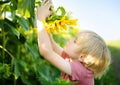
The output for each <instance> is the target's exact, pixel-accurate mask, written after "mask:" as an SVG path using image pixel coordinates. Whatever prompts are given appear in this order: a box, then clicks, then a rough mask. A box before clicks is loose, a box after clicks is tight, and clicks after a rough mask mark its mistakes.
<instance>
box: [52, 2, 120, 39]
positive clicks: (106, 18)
mask: <svg viewBox="0 0 120 85" xmlns="http://www.w3.org/2000/svg"><path fill="white" fill-rule="evenodd" d="M53 4H54V6H55V7H58V6H60V5H61V6H64V7H65V8H66V10H67V11H71V12H72V13H73V16H74V17H75V18H78V19H79V25H80V28H81V30H86V29H87V30H92V31H95V32H96V33H98V34H100V35H101V36H102V37H103V38H104V39H105V40H116V39H120V32H119V31H118V30H119V29H120V9H119V8H120V0H76V1H74V0H53Z"/></svg>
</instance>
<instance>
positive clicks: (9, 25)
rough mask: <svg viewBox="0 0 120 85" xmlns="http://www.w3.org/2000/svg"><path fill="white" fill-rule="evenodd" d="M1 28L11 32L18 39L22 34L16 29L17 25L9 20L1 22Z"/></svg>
mask: <svg viewBox="0 0 120 85" xmlns="http://www.w3.org/2000/svg"><path fill="white" fill-rule="evenodd" d="M0 24H1V25H0V27H1V28H2V29H3V30H5V31H7V32H11V33H13V34H14V35H16V36H17V37H19V35H20V33H19V31H18V30H17V29H16V25H15V23H13V22H12V21H10V20H9V19H7V18H5V19H4V20H1V22H0Z"/></svg>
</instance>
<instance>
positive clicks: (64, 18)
mask: <svg viewBox="0 0 120 85" xmlns="http://www.w3.org/2000/svg"><path fill="white" fill-rule="evenodd" d="M51 11H52V12H53V13H52V15H50V16H49V17H47V19H46V20H45V21H43V23H44V25H45V26H46V30H47V31H48V33H58V32H61V31H63V30H67V29H68V26H76V25H77V19H72V18H70V15H67V12H66V10H65V8H64V7H62V6H59V7H58V8H57V10H55V9H54V8H52V9H51Z"/></svg>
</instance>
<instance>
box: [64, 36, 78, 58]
mask: <svg viewBox="0 0 120 85" xmlns="http://www.w3.org/2000/svg"><path fill="white" fill-rule="evenodd" d="M77 47H78V46H77V44H76V38H73V39H71V40H69V41H68V42H67V44H66V46H65V52H66V53H67V54H68V55H69V56H70V57H71V58H72V59H78V54H77V53H75V50H76V48H77Z"/></svg>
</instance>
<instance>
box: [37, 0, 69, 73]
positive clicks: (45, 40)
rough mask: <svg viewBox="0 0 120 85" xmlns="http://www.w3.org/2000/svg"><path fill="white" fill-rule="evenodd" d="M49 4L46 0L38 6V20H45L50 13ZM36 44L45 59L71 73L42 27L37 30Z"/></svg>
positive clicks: (67, 63)
mask: <svg viewBox="0 0 120 85" xmlns="http://www.w3.org/2000/svg"><path fill="white" fill-rule="evenodd" d="M50 4H51V2H50V0H48V1H47V2H46V4H44V5H43V6H42V8H41V7H39V8H38V12H37V13H38V16H37V19H38V21H42V20H45V19H46V17H47V16H48V15H49V14H50V12H49V8H50ZM40 16H41V17H40ZM42 28H45V26H43V27H42ZM38 46H39V51H40V54H41V55H42V56H43V57H44V58H45V59H46V60H48V61H49V62H50V63H51V64H53V65H54V66H55V67H57V68H58V69H60V70H61V71H63V72H65V73H67V74H69V75H71V66H70V63H69V62H67V61H65V60H64V59H63V58H62V57H61V56H59V55H58V54H57V53H56V52H55V51H54V50H53V47H52V45H51V41H50V38H49V35H48V33H47V31H46V30H45V29H42V30H41V31H39V32H38Z"/></svg>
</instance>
